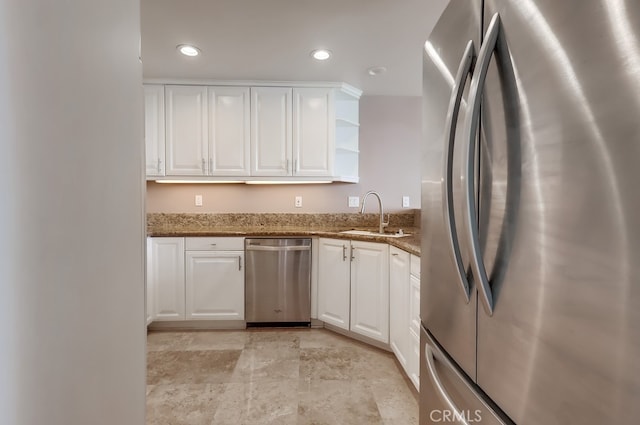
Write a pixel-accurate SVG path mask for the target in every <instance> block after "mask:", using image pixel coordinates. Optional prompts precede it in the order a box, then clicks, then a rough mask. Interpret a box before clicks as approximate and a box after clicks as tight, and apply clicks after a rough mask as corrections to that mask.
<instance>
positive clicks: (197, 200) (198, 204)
mask: <svg viewBox="0 0 640 425" xmlns="http://www.w3.org/2000/svg"><path fill="white" fill-rule="evenodd" d="M201 206H202V195H196V207H201Z"/></svg>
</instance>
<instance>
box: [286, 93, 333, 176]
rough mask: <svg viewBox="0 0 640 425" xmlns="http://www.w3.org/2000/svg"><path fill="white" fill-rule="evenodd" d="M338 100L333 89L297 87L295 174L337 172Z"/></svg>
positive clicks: (294, 123)
mask: <svg viewBox="0 0 640 425" xmlns="http://www.w3.org/2000/svg"><path fill="white" fill-rule="evenodd" d="M334 103H335V101H334V91H333V89H322V88H299V89H293V175H297V176H332V175H333V162H334V158H335V106H334Z"/></svg>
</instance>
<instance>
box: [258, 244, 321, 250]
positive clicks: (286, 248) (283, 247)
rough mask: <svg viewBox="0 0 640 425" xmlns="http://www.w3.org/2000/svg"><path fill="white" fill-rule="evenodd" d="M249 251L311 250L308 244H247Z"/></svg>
mask: <svg viewBox="0 0 640 425" xmlns="http://www.w3.org/2000/svg"><path fill="white" fill-rule="evenodd" d="M247 251H311V247H310V246H308V245H306V246H305V245H299V246H266V245H247Z"/></svg>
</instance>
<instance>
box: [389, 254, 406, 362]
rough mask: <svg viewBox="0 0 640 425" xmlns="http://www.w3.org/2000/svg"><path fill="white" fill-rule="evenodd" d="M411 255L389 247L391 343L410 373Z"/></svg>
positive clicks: (398, 357)
mask: <svg viewBox="0 0 640 425" xmlns="http://www.w3.org/2000/svg"><path fill="white" fill-rule="evenodd" d="M410 260H411V255H410V254H409V253H408V252H406V251H403V250H401V249H398V248H396V247H393V246H392V247H390V248H389V345H390V346H391V349H392V350H393V352H394V354H395V355H396V358H397V359H398V362H400V364H401V365H402V367H403V368H404V370H405V371H406V372H407V374H408V370H407V368H408V363H409V321H410V313H409V290H410V279H409V277H410V272H411V270H410Z"/></svg>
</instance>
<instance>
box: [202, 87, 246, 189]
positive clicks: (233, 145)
mask: <svg viewBox="0 0 640 425" xmlns="http://www.w3.org/2000/svg"><path fill="white" fill-rule="evenodd" d="M208 94H209V104H208V107H209V122H208V126H209V163H208V164H207V166H208V174H209V175H211V176H248V175H249V174H250V159H251V158H250V153H249V152H250V129H251V125H250V121H249V114H250V108H249V104H250V99H249V88H248V87H215V86H210V87H209V88H208Z"/></svg>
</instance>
